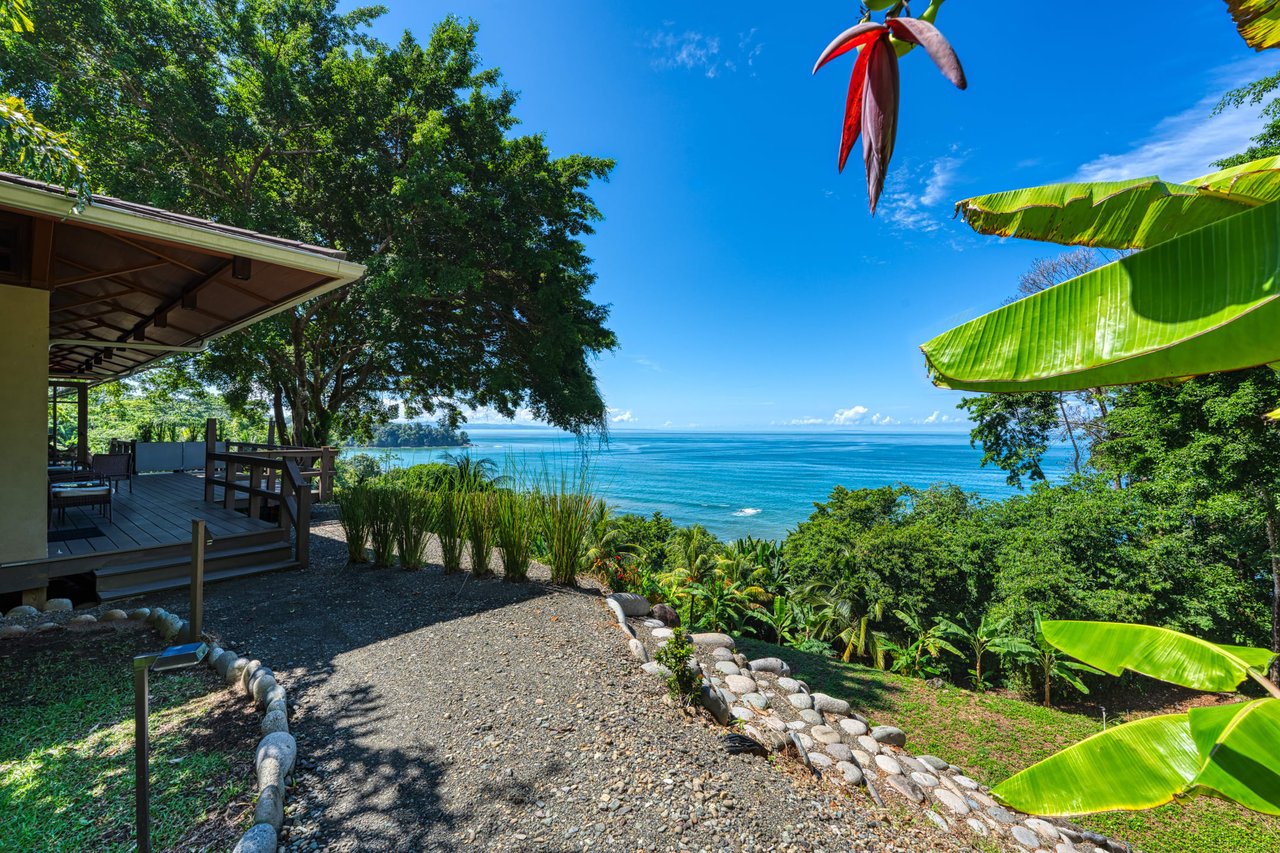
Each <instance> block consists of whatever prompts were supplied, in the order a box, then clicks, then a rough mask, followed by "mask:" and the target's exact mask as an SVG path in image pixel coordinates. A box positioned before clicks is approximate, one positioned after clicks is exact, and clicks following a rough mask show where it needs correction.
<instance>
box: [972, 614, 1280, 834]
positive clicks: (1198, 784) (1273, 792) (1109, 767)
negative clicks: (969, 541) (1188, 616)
mask: <svg viewBox="0 0 1280 853" xmlns="http://www.w3.org/2000/svg"><path fill="white" fill-rule="evenodd" d="M1041 629H1042V631H1043V636H1044V638H1045V640H1046V641H1047V642H1048V643H1051V644H1052V645H1053V646H1055V647H1057V648H1058V649H1061V650H1062V651H1064V652H1066V653H1067V654H1069V655H1071V656H1073V657H1075V658H1078V659H1079V660H1081V661H1085V662H1087V663H1088V664H1090V665H1092V666H1095V667H1097V668H1098V669H1100V670H1102V671H1103V672H1106V673H1109V674H1111V675H1119V674H1120V673H1122V672H1124V671H1126V670H1129V671H1132V672H1137V673H1141V674H1143V675H1148V676H1151V677H1152V678H1158V679H1161V680H1163V681H1168V682H1170V683H1173V684H1179V685H1181V686H1183V687H1190V688H1192V689H1196V690H1208V691H1214V692H1223V691H1234V690H1235V689H1236V688H1237V687H1239V685H1240V684H1241V682H1243V681H1245V680H1246V679H1253V680H1254V681H1256V682H1257V683H1258V684H1260V685H1261V686H1262V687H1263V688H1264V689H1265V690H1266V691H1267V694H1268V696H1267V698H1263V699H1255V700H1252V701H1245V702H1236V703H1233V704H1227V705H1216V706H1207V707H1201V708H1193V709H1191V710H1190V711H1189V712H1188V713H1185V714H1163V715H1160V716H1156V717H1149V718H1147V719H1143V720H1138V721H1136V722H1132V723H1126V724H1124V725H1120V726H1116V727H1113V728H1110V729H1107V730H1106V731H1103V732H1101V733H1100V734H1096V735H1094V736H1092V737H1090V738H1086V739H1085V740H1083V741H1081V742H1080V743H1078V744H1076V745H1075V746H1072V747H1069V748H1067V749H1064V750H1063V751H1061V752H1059V753H1057V754H1056V755H1053V756H1051V757H1049V758H1047V759H1045V760H1044V761H1041V762H1040V763H1038V764H1035V765H1033V766H1031V767H1028V768H1027V769H1026V770H1023V771H1022V772H1021V773H1018V774H1017V775H1015V776H1013V777H1011V778H1009V779H1006V780H1005V781H1004V782H1002V783H1000V784H999V785H997V786H996V787H995V788H994V789H992V793H993V794H994V795H995V796H996V797H997V798H998V799H1000V800H1001V801H1003V802H1004V803H1006V804H1008V805H1011V806H1014V807H1015V808H1018V809H1021V810H1023V811H1026V812H1030V813H1033V814H1044V815H1076V814H1086V813H1090V812H1100V811H1114V810H1121V809H1124V810H1133V809H1149V808H1154V807H1156V806H1160V805H1163V804H1165V803H1168V802H1171V801H1173V800H1175V799H1181V798H1185V797H1190V796H1213V797H1220V798H1223V799H1227V800H1233V801H1235V802H1237V803H1239V804H1240V805H1243V806H1245V807H1246V808H1249V809H1252V810H1254V811H1258V812H1263V813H1265V814H1280V687H1277V685H1276V684H1274V683H1273V682H1272V681H1270V680H1269V679H1268V678H1267V677H1266V676H1265V675H1264V674H1263V673H1264V672H1265V671H1266V669H1267V668H1268V667H1269V666H1270V665H1271V662H1272V660H1273V659H1274V658H1275V656H1276V655H1275V653H1274V652H1271V651H1268V650H1266V649H1258V648H1252V647H1247V646H1229V645H1221V644H1217V643H1211V642H1209V641H1207V640H1202V639H1199V638H1197V637H1192V636H1189V635H1187V634H1181V633H1178V632H1176V631H1171V630H1168V629H1166V628H1158V627H1153V626H1149V625H1124V624H1110V623H1106V622H1068V621H1046V622H1044V623H1043V624H1042V626H1041Z"/></svg>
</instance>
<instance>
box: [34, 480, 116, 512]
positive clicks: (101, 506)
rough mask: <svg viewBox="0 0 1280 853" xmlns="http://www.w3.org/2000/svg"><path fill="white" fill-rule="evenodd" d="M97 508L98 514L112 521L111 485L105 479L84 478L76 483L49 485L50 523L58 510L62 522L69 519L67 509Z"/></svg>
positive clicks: (52, 483) (53, 483) (54, 483)
mask: <svg viewBox="0 0 1280 853" xmlns="http://www.w3.org/2000/svg"><path fill="white" fill-rule="evenodd" d="M73 506H96V507H97V508H98V512H100V513H101V514H102V515H104V516H105V517H106V519H107V520H108V521H112V520H113V519H112V513H111V483H110V482H108V481H107V479H106V478H105V477H93V478H84V477H82V478H81V479H80V480H78V481H75V482H65V481H64V482H51V483H50V484H49V521H50V523H52V522H53V511H54V510H55V509H56V510H58V514H59V517H60V518H61V520H63V521H66V519H67V507H73Z"/></svg>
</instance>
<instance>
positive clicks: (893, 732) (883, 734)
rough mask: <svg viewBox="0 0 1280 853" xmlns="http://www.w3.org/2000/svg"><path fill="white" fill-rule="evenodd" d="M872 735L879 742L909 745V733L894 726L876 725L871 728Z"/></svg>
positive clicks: (890, 744) (892, 744)
mask: <svg viewBox="0 0 1280 853" xmlns="http://www.w3.org/2000/svg"><path fill="white" fill-rule="evenodd" d="M871 736H872V737H873V738H875V739H876V741H877V742H879V743H884V744H888V745H889V746H906V745H907V733H906V732H904V731H903V730H902V729H899V728H894V727H893V726H876V727H875V728H874V729H872V730H871Z"/></svg>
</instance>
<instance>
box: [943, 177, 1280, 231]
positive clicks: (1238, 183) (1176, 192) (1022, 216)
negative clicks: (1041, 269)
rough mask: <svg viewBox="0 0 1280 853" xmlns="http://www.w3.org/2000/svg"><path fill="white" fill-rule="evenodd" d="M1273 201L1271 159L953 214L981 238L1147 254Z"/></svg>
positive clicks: (1048, 191) (968, 204)
mask: <svg viewBox="0 0 1280 853" xmlns="http://www.w3.org/2000/svg"><path fill="white" fill-rule="evenodd" d="M1276 200H1280V157H1267V158H1264V159H1261V160H1255V161H1254V162H1252V163H1245V164H1243V165H1240V166H1233V167H1232V168H1230V169H1224V170H1222V171H1220V172H1213V173H1211V174H1208V175H1204V176H1202V177H1199V178H1196V179H1194V180H1191V181H1187V182H1186V183H1183V184H1178V183H1173V182H1170V181H1162V180H1160V179H1159V178H1156V177H1150V178H1136V179H1134V180H1128V181H1100V182H1094V183H1077V184H1050V185H1048V186H1042V187H1028V188H1026V189H1020V190H1009V191H1007V192H999V193H992V194H990V195H982V196H975V197H973V198H967V199H964V200H963V201H960V202H957V203H956V213H957V214H959V215H960V216H962V217H963V218H964V221H965V222H967V223H968V224H969V225H970V227H972V228H973V230H975V231H977V232H978V233H979V234H995V235H998V236H1001V237H1022V238H1025V239H1028V240H1044V241H1047V242H1050V243H1062V244H1066V245H1072V246H1093V247H1097V248H1104V249H1146V248H1149V247H1151V246H1155V245H1157V244H1159V243H1163V242H1165V241H1166V240H1171V239H1173V238H1174V237H1178V236H1179V235H1182V234H1186V233H1188V232H1190V231H1194V230H1196V229H1197V228H1203V227H1204V226H1205V225H1208V224H1210V223H1212V222H1217V221H1218V220H1220V219H1225V218H1227V217H1229V216H1234V215H1235V214H1237V213H1241V212H1243V211H1245V210H1248V209H1249V208H1251V207H1257V206H1258V205H1260V204H1265V203H1267V202H1271V201H1276Z"/></svg>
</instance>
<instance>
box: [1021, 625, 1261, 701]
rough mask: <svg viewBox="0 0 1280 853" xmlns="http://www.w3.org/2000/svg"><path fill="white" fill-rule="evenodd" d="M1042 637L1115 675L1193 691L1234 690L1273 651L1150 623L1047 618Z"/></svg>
mask: <svg viewBox="0 0 1280 853" xmlns="http://www.w3.org/2000/svg"><path fill="white" fill-rule="evenodd" d="M1041 630H1042V631H1043V632H1044V638H1045V639H1046V640H1048V641H1049V642H1050V643H1052V644H1053V645H1055V646H1057V647H1058V648H1059V649H1062V651H1064V652H1066V653H1067V654H1069V655H1071V656H1072V657H1074V658H1078V659H1080V660H1082V661H1084V662H1085V663H1087V664H1091V665H1092V666H1096V667H1097V668H1098V669H1100V670H1102V671H1103V672H1106V673H1110V674H1111V675H1120V674H1121V673H1122V672H1124V671H1125V670H1126V669H1130V670H1133V671H1134V672H1138V673H1141V674H1142V675H1149V676H1151V677H1152V678H1159V679H1160V680H1162V681H1168V682H1171V683H1173V684H1181V685H1182V686H1183V687H1190V688H1192V689H1195V690H1211V691H1214V692H1230V691H1233V690H1235V689H1236V687H1237V686H1239V684H1240V682H1242V681H1244V680H1245V679H1246V678H1248V677H1249V670H1250V669H1255V670H1265V669H1266V668H1267V667H1268V666H1270V665H1271V659H1272V658H1274V657H1275V653H1274V652H1271V651H1268V650H1266V649H1255V648H1249V647H1247V646H1223V645H1218V644H1217V643H1210V642H1209V641H1208V640H1201V639H1199V638H1198V637H1192V636H1190V635H1188V634H1180V633H1178V632H1177V631H1170V630H1169V629H1168V628H1156V627H1153V626H1150V625H1126V624H1123V623H1114V622H1069V621H1052V620H1050V621H1045V622H1043V623H1042V625H1041Z"/></svg>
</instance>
